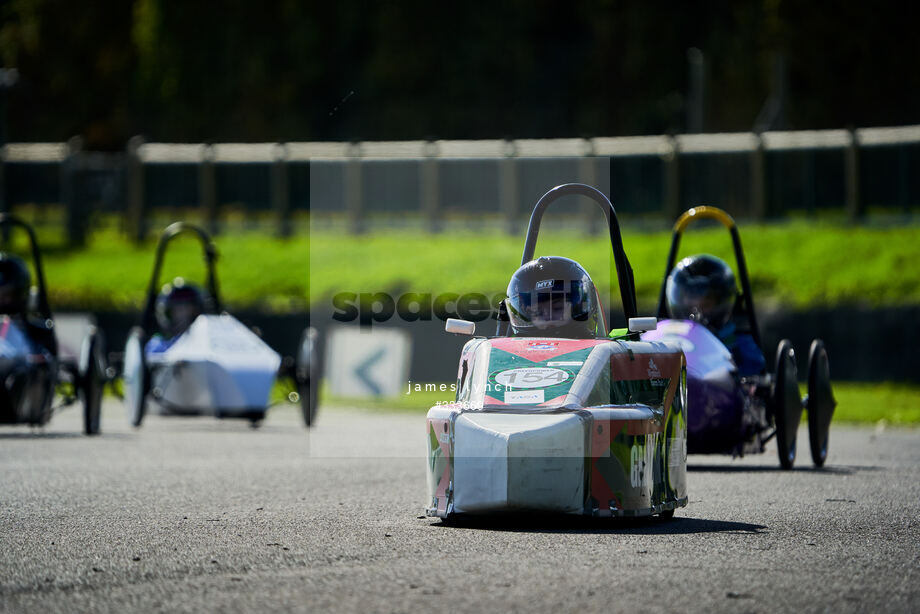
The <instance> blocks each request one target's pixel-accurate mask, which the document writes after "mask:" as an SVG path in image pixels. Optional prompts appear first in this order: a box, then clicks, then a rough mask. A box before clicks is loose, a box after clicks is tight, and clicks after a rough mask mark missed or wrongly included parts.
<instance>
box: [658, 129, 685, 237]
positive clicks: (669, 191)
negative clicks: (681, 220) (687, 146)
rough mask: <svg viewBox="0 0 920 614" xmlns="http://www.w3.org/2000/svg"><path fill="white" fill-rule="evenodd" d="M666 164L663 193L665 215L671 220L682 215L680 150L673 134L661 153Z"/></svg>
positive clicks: (669, 136)
mask: <svg viewBox="0 0 920 614" xmlns="http://www.w3.org/2000/svg"><path fill="white" fill-rule="evenodd" d="M661 159H662V162H663V163H664V171H663V175H664V176H663V177H662V179H663V188H664V189H663V192H664V204H665V205H664V206H665V211H664V212H665V214H666V215H667V216H668V219H669V220H674V219H677V216H678V215H680V213H681V211H680V150H679V146H678V143H677V139H676V138H675V137H674V135H673V134H671V135H668V144H667V146H666V147H665V149H664V151H663V152H662V153H661Z"/></svg>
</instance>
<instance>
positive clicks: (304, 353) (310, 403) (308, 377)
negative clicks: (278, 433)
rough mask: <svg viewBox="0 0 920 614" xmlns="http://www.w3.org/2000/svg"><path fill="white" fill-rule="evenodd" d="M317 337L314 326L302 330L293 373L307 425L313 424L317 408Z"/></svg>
mask: <svg viewBox="0 0 920 614" xmlns="http://www.w3.org/2000/svg"><path fill="white" fill-rule="evenodd" d="M317 337H318V334H317V332H316V329H315V328H308V329H306V330H305V331H303V337H302V338H301V341H300V351H299V352H298V353H297V364H296V367H295V374H294V377H295V379H296V382H297V394H298V396H299V397H300V410H301V413H302V414H303V421H304V424H305V425H306V426H308V427H310V426H313V423H314V422H315V421H316V412H317V411H318V410H319V368H318V364H317V363H318V361H319V357H318V356H317V354H318V349H317V345H318V344H317Z"/></svg>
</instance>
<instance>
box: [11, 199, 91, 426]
mask: <svg viewBox="0 0 920 614" xmlns="http://www.w3.org/2000/svg"><path fill="white" fill-rule="evenodd" d="M13 228H20V229H22V230H24V231H25V233H26V235H27V236H28V237H29V244H30V249H31V252H32V264H33V267H34V269H35V281H36V285H35V286H34V287H32V288H31V292H30V297H29V302H28V305H27V306H26V309H25V311H24V312H23V313H19V314H3V315H2V316H0V381H2V386H0V424H29V425H32V426H42V425H44V424H46V423H47V422H48V420H50V419H51V414H52V413H54V411H56V410H57V409H60V408H61V407H64V406H67V405H71V404H73V403H75V402H76V401H77V400H78V399H79V401H80V402H81V404H82V406H83V430H84V432H85V433H86V434H87V435H95V434H97V433H99V414H100V410H101V407H102V390H103V387H104V385H105V382H106V369H105V348H104V346H103V337H102V333H101V332H99V331H98V330H97V329H96V328H95V327H90V329H89V331H88V332H87V334H86V336H85V337H84V339H83V343H82V346H81V348H80V353H79V355H75V354H74V353H73V352H70V353H68V352H67V351H66V350H62V348H60V347H59V345H58V339H57V334H56V332H55V328H54V316H53V315H52V314H51V308H50V307H49V306H48V292H47V287H46V285H45V274H44V269H43V268H42V261H41V250H40V249H39V247H38V241H37V240H36V238H35V233H34V232H33V230H32V228H31V227H30V226H29V225H28V224H26V223H25V222H23V221H22V220H20V219H19V218H16V217H14V216H12V215H8V214H0V229H2V230H8V229H13ZM55 390H59V391H60V392H61V393H62V397H63V398H62V400H61V402H60V404H59V405H57V406H54V405H53V401H54V395H55Z"/></svg>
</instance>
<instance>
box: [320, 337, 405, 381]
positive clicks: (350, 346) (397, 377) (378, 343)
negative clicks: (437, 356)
mask: <svg viewBox="0 0 920 614" xmlns="http://www.w3.org/2000/svg"><path fill="white" fill-rule="evenodd" d="M411 353H412V344H411V341H410V339H409V334H408V333H407V332H406V331H405V330H403V329H399V328H385V327H380V326H375V327H373V328H370V329H368V328H360V327H357V326H348V327H345V326H341V327H336V328H333V329H331V330H330V331H329V338H328V341H327V342H326V374H327V378H328V381H329V389H330V392H331V393H332V394H333V396H337V397H395V396H397V395H398V394H400V393H401V392H402V391H404V390H405V388H406V381H407V378H408V377H409V359H410V357H411Z"/></svg>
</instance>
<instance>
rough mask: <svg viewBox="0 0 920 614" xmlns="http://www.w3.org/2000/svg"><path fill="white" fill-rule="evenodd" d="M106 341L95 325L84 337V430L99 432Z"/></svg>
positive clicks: (80, 367)
mask: <svg viewBox="0 0 920 614" xmlns="http://www.w3.org/2000/svg"><path fill="white" fill-rule="evenodd" d="M104 357H105V341H104V339H103V337H102V331H100V330H98V329H97V328H96V327H95V326H93V327H92V328H91V329H90V331H89V333H88V334H87V335H86V337H84V339H83V345H82V346H81V347H80V363H79V365H78V383H79V386H78V388H79V391H78V392H79V395H80V399H81V401H82V402H83V431H84V432H85V433H86V434H87V435H98V434H99V430H100V429H99V422H100V415H101V413H102V393H103V390H104V389H105V370H106V366H105V358H104Z"/></svg>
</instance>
